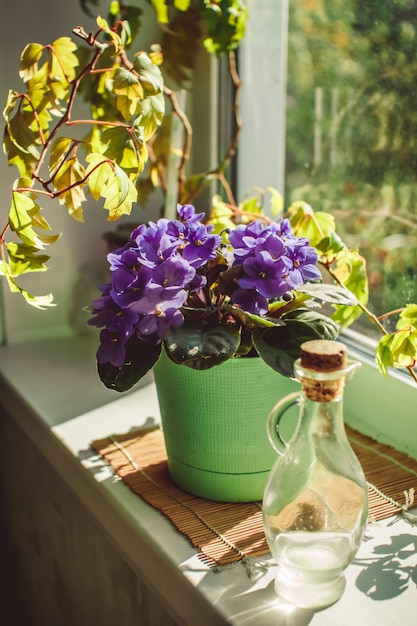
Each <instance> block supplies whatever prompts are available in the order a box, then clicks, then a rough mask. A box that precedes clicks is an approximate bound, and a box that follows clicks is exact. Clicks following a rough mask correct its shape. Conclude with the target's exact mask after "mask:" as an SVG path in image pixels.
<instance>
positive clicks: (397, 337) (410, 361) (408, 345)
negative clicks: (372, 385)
mask: <svg viewBox="0 0 417 626" xmlns="http://www.w3.org/2000/svg"><path fill="white" fill-rule="evenodd" d="M375 359H376V363H377V365H378V368H379V370H380V371H381V372H382V373H383V374H386V373H387V368H388V367H394V368H406V367H414V366H415V365H416V364H417V330H416V329H415V328H409V329H407V330H399V331H396V332H394V333H391V334H389V335H384V336H383V337H382V338H381V339H380V340H379V342H378V345H377V349H376V357H375Z"/></svg>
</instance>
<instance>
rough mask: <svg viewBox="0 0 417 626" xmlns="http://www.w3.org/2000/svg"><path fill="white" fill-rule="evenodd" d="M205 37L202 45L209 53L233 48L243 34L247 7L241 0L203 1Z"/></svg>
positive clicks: (221, 52) (222, 51) (219, 52)
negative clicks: (205, 25) (205, 23)
mask: <svg viewBox="0 0 417 626" xmlns="http://www.w3.org/2000/svg"><path fill="white" fill-rule="evenodd" d="M203 15H204V19H205V20H206V22H207V37H206V39H205V40H204V46H205V48H206V50H207V51H208V52H209V53H212V54H213V53H214V54H223V53H225V52H228V51H230V50H234V49H235V48H236V47H237V46H238V45H239V43H240V42H241V40H242V38H243V37H244V35H245V28H246V20H247V17H248V9H247V7H246V6H245V3H244V2H243V1H242V0H222V2H218V1H215V0H207V1H206V2H204V13H203Z"/></svg>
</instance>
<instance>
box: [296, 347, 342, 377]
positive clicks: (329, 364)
mask: <svg viewBox="0 0 417 626" xmlns="http://www.w3.org/2000/svg"><path fill="white" fill-rule="evenodd" d="M301 365H302V367H305V368H307V369H309V370H314V371H316V372H334V371H336V370H341V369H344V368H345V367H346V346H345V345H343V343H339V342H338V341H328V340H325V339H315V340H313V341H305V342H304V343H303V344H301Z"/></svg>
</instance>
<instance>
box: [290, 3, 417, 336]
mask: <svg viewBox="0 0 417 626" xmlns="http://www.w3.org/2000/svg"><path fill="white" fill-rule="evenodd" d="M416 54H417V4H416V2H415V1H414V0H398V2H392V0H371V1H368V2H366V3H363V2H360V0H346V1H342V0H335V1H330V0H317V1H316V2H311V1H309V0H297V1H296V2H290V17H289V68H288V92H289V107H288V115H287V188H286V197H287V198H289V199H290V200H295V199H298V198H303V199H304V200H306V201H308V202H309V203H310V204H311V205H312V206H314V207H315V208H317V209H320V210H322V209H324V210H326V211H330V212H331V213H332V214H333V215H335V216H336V217H337V220H338V224H339V229H340V232H341V234H342V235H343V237H344V238H345V240H346V241H347V242H349V243H351V245H353V242H354V243H355V245H358V246H359V248H360V250H361V253H362V254H363V255H364V256H365V257H366V259H367V266H368V267H367V269H368V276H369V281H370V306H371V308H372V310H374V311H375V312H376V313H377V314H378V315H381V314H383V312H384V311H387V310H392V309H397V308H398V306H399V303H400V302H404V301H405V302H416V301H417V271H416V268H417V113H416V108H415V98H416V84H417V83H416V75H417V65H416ZM394 319H395V318H392V320H394ZM387 323H388V328H390V324H391V323H392V324H393V322H390V321H388V320H387ZM392 328H394V325H392Z"/></svg>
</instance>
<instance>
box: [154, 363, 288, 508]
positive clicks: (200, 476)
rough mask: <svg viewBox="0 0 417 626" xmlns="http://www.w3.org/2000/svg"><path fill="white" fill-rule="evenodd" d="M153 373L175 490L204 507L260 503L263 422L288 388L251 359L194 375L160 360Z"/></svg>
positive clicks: (271, 455)
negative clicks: (205, 502)
mask: <svg viewBox="0 0 417 626" xmlns="http://www.w3.org/2000/svg"><path fill="white" fill-rule="evenodd" d="M154 374H155V383H156V389H157V393H158V400H159V407H160V412H161V418H162V428H163V434H164V439H165V446H166V451H167V457H168V467H169V471H170V474H171V477H172V478H173V480H174V481H175V482H176V483H177V485H178V486H180V487H181V488H182V489H184V490H186V491H188V492H190V493H192V494H194V495H197V496H200V497H203V498H206V499H210V500H219V501H222V502H250V501H254V500H261V499H262V497H263V492H264V488H265V485H266V481H267V478H268V475H269V472H270V470H271V467H272V465H273V463H274V461H275V460H276V452H275V451H274V450H273V449H272V446H271V444H270V443H269V440H268V436H267V431H266V422H267V418H268V415H269V413H270V411H271V410H272V408H273V407H274V405H275V404H276V403H277V401H278V400H279V399H280V398H281V397H283V396H284V395H286V394H288V393H290V392H291V391H294V390H295V388H296V383H295V382H294V381H291V380H289V379H287V378H284V377H283V376H281V375H280V374H278V373H277V372H274V371H273V370H272V369H271V368H270V367H268V366H267V365H266V364H265V363H264V362H263V361H262V360H261V359H260V358H257V357H255V358H237V359H229V360H228V361H226V362H225V363H223V364H222V365H219V366H217V367H213V368H211V369H209V370H205V371H197V370H193V369H191V368H189V367H186V366H180V365H175V364H174V363H173V362H172V361H170V360H169V359H168V357H167V356H166V355H165V354H163V355H162V356H161V358H160V360H159V361H158V363H157V364H156V366H155V367H154Z"/></svg>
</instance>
